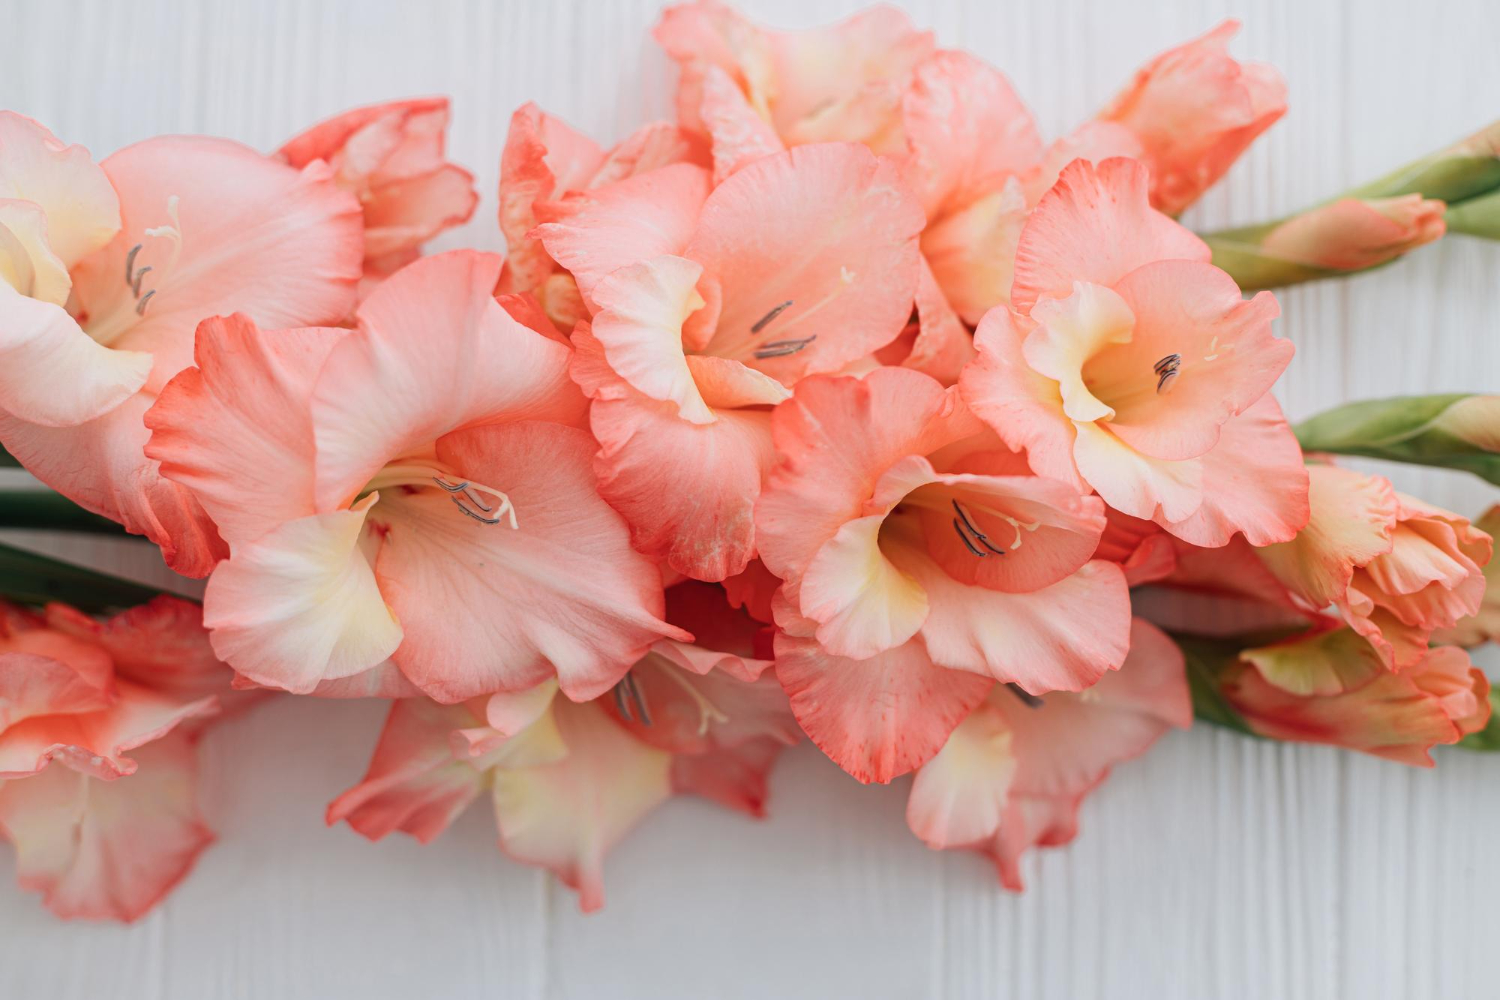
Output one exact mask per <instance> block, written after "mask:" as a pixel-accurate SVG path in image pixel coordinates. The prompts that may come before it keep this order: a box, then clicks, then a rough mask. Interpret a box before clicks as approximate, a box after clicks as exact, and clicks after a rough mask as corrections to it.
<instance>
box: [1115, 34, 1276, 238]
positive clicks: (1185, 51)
mask: <svg viewBox="0 0 1500 1000" xmlns="http://www.w3.org/2000/svg"><path fill="white" fill-rule="evenodd" d="M1239 27H1240V26H1239V23H1238V22H1236V21H1225V22H1224V23H1223V24H1221V25H1219V26H1218V27H1217V28H1215V29H1214V30H1212V31H1210V32H1209V33H1208V34H1206V35H1204V36H1203V37H1202V38H1197V39H1194V40H1193V41H1191V42H1188V43H1187V44H1185V45H1180V46H1178V47H1177V48H1175V49H1170V50H1168V51H1167V52H1163V53H1162V54H1161V55H1159V56H1157V57H1156V58H1155V59H1153V60H1151V62H1149V63H1147V64H1146V65H1145V66H1143V67H1142V68H1141V69H1140V71H1139V72H1137V73H1136V75H1135V79H1134V80H1132V81H1131V83H1130V85H1129V86H1128V87H1126V88H1125V90H1124V91H1122V92H1121V93H1120V94H1119V95H1118V96H1116V97H1115V99H1114V101H1113V102H1112V103H1111V104H1110V106H1109V107H1108V108H1106V109H1105V110H1104V111H1103V112H1102V113H1101V114H1100V115H1099V118H1100V119H1101V120H1103V121H1112V122H1118V123H1119V124H1121V125H1124V126H1125V127H1126V128H1128V129H1129V130H1130V131H1131V132H1133V133H1135V135H1136V137H1137V138H1139V139H1140V141H1141V145H1142V146H1143V147H1144V155H1143V157H1142V159H1144V160H1145V162H1146V164H1147V165H1148V166H1149V167H1150V168H1151V203H1152V204H1153V205H1154V206H1155V207H1156V208H1158V209H1160V210H1161V211H1163V212H1166V213H1167V214H1168V215H1177V214H1178V213H1180V212H1181V211H1182V210H1183V209H1185V208H1187V207H1188V206H1189V205H1191V204H1192V203H1193V202H1195V201H1197V200H1198V197H1199V195H1201V194H1202V193H1203V192H1204V191H1205V190H1207V189H1208V188H1209V187H1210V186H1212V185H1213V184H1214V182H1215V181H1217V180H1218V179H1219V178H1220V177H1222V176H1223V175H1224V172H1225V171H1226V170H1228V169H1229V167H1230V166H1231V165H1232V164H1233V163H1234V161H1235V160H1236V159H1238V158H1239V155H1240V154H1241V153H1242V152H1244V151H1245V148H1246V147H1247V146H1249V145H1250V143H1252V142H1254V141H1255V138H1256V137H1257V136H1258V135H1260V134H1261V133H1262V132H1264V131H1265V130H1266V129H1267V128H1269V127H1270V126H1271V124H1272V123H1273V122H1275V121H1276V119H1278V118H1280V117H1281V116H1282V115H1283V114H1285V113H1286V81H1285V80H1283V79H1282V78H1281V74H1280V73H1278V72H1277V71H1276V70H1274V69H1272V68H1271V67H1270V66H1263V65H1259V64H1255V63H1241V62H1238V61H1236V60H1235V58H1234V57H1233V56H1231V55H1230V54H1229V40H1230V39H1231V38H1232V37H1234V33H1235V32H1236V31H1238V30H1239Z"/></svg>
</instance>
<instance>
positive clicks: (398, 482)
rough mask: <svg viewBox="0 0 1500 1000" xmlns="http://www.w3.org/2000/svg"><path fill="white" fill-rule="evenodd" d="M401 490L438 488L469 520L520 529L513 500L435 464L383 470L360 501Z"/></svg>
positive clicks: (415, 463)
mask: <svg viewBox="0 0 1500 1000" xmlns="http://www.w3.org/2000/svg"><path fill="white" fill-rule="evenodd" d="M398 486H405V487H416V488H425V487H428V486H436V487H437V488H438V489H440V490H442V491H443V492H444V493H447V494H448V498H449V499H450V500H452V501H453V505H454V506H455V507H457V508H458V509H459V510H460V511H462V512H463V513H464V514H465V515H466V516H468V517H471V518H473V519H474V520H476V521H478V522H479V523H480V524H501V523H505V524H509V525H510V527H511V528H512V529H513V530H515V529H519V528H520V526H521V525H520V522H518V521H517V520H516V506H515V504H513V503H511V499H510V496H509V495H508V494H506V493H505V492H504V491H502V490H497V489H495V488H494V487H493V486H485V485H484V484H482V483H476V482H473V481H471V480H468V479H463V478H460V477H458V476H455V475H453V474H452V473H451V472H450V471H448V470H447V469H445V468H443V467H442V466H441V465H440V464H438V463H436V462H428V461H421V460H418V461H405V460H399V459H398V460H397V461H395V462H392V463H390V464H389V465H387V466H386V467H385V468H383V469H381V470H380V472H379V473H377V474H376V476H375V478H374V479H371V480H370V481H369V483H367V484H366V485H365V488H364V489H363V490H362V491H361V492H360V497H364V496H367V495H369V494H370V493H374V492H376V491H377V490H389V489H394V488H396V487H398Z"/></svg>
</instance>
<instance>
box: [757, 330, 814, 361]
mask: <svg viewBox="0 0 1500 1000" xmlns="http://www.w3.org/2000/svg"><path fill="white" fill-rule="evenodd" d="M817 339H818V335H817V334H816V333H815V334H813V335H812V336H811V337H803V338H802V339H801V340H772V341H770V342H769V343H765V344H762V345H760V347H758V348H757V349H756V351H755V357H756V358H757V359H759V360H761V361H764V360H766V359H767V358H784V357H786V356H787V355H789V354H796V353H797V352H798V351H800V350H802V349H803V348H804V347H806V346H807V345H808V344H811V343H812V342H813V341H815V340H817Z"/></svg>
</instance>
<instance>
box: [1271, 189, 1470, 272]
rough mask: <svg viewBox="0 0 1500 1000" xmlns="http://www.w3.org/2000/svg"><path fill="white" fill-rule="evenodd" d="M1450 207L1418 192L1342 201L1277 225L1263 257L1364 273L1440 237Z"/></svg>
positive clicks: (1321, 267) (1316, 267)
mask: <svg viewBox="0 0 1500 1000" xmlns="http://www.w3.org/2000/svg"><path fill="white" fill-rule="evenodd" d="M1445 209H1446V206H1445V205H1444V204H1443V203H1442V202H1440V201H1434V200H1432V199H1428V198H1423V197H1422V196H1421V195H1419V194H1409V195H1403V196H1402V197H1400V198H1376V199H1371V200H1369V201H1361V200H1360V199H1358V198H1341V199H1339V200H1338V201H1335V202H1332V203H1331V204H1328V205H1322V206H1320V207H1318V208H1314V209H1311V210H1309V211H1306V212H1303V213H1301V214H1300V215H1294V216H1292V217H1291V218H1290V219H1288V220H1287V221H1285V222H1283V223H1281V224H1280V225H1278V226H1276V228H1274V229H1272V230H1271V231H1270V232H1269V233H1267V234H1266V235H1265V238H1264V239H1262V240H1261V243H1260V253H1261V254H1263V255H1265V256H1268V257H1271V258H1273V259H1276V260H1281V261H1286V262H1287V263H1289V264H1292V265H1294V266H1300V267H1304V268H1312V269H1316V270H1322V271H1363V270H1365V269H1366V268H1370V267H1379V266H1380V265H1381V264H1385V263H1388V262H1390V261H1393V260H1395V259H1396V258H1397V257H1400V256H1401V255H1402V254H1404V253H1406V252H1408V251H1410V250H1415V249H1416V248H1417V247H1419V246H1423V245H1425V244H1428V243H1431V242H1433V241H1434V240H1436V239H1439V238H1441V237H1442V235H1443V233H1444V232H1445V230H1446V227H1445V226H1444V224H1443V212H1444V210H1445ZM1285 283H1287V282H1278V284H1285Z"/></svg>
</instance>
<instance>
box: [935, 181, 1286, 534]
mask: <svg viewBox="0 0 1500 1000" xmlns="http://www.w3.org/2000/svg"><path fill="white" fill-rule="evenodd" d="M1146 181H1147V175H1146V170H1145V168H1144V167H1142V166H1141V165H1140V164H1139V163H1138V162H1136V161H1133V160H1126V159H1110V160H1105V161H1104V162H1103V163H1101V164H1100V165H1098V166H1097V167H1095V166H1094V165H1093V164H1091V163H1089V162H1088V161H1086V160H1075V161H1073V163H1072V164H1070V165H1069V166H1068V167H1067V168H1066V169H1064V170H1063V172H1062V175H1061V178H1060V180H1059V181H1058V183H1057V185H1056V186H1055V187H1053V188H1052V190H1051V191H1050V192H1048V194H1047V195H1046V196H1045V197H1043V199H1042V201H1041V203H1040V204H1039V205H1038V207H1037V208H1036V210H1035V211H1034V212H1033V213H1032V214H1031V216H1030V218H1029V219H1028V220H1027V222H1026V226H1025V228H1024V229H1023V231H1022V234H1021V239H1020V244H1019V248H1018V253H1017V263H1016V279H1015V285H1014V288H1013V289H1012V292H1011V302H1010V305H1009V307H1006V308H997V309H993V310H991V311H990V312H989V313H988V314H986V316H985V318H984V320H983V322H982V323H981V324H980V328H979V331H978V333H977V335H976V341H975V342H976V346H977V347H978V349H979V356H978V358H977V359H976V361H975V362H974V363H973V364H971V365H970V366H969V367H968V368H966V369H965V371H964V373H963V376H962V379H961V383H960V384H961V387H962V391H963V394H964V398H965V400H966V401H967V402H968V403H969V405H970V406H972V407H973V409H974V411H975V412H976V413H977V414H978V415H979V416H980V417H981V418H983V419H984V420H985V421H987V422H988V423H989V424H990V425H991V426H992V427H993V428H994V429H995V430H996V431H997V432H998V433H999V434H1000V436H1001V438H1003V439H1004V440H1005V442H1006V444H1008V445H1009V446H1010V447H1012V448H1016V449H1024V450H1025V451H1026V455H1027V459H1028V461H1029V462H1030V464H1031V467H1032V469H1033V470H1035V471H1036V472H1037V473H1039V474H1041V475H1046V476H1050V477H1052V478H1055V479H1059V480H1061V481H1063V482H1066V483H1069V484H1071V485H1072V486H1074V487H1075V488H1077V489H1080V490H1085V489H1092V490H1095V491H1097V492H1098V494H1099V495H1100V496H1101V497H1103V499H1104V501H1105V502H1106V503H1108V504H1109V505H1110V506H1111V507H1113V508H1115V509H1116V510H1119V511H1121V512H1122V513H1125V514H1129V515H1131V516H1132V517H1136V518H1140V519H1143V520H1154V521H1156V522H1157V523H1159V524H1161V525H1162V526H1163V527H1165V528H1166V529H1167V530H1168V531H1170V532H1172V533H1173V534H1175V535H1177V536H1178V537H1180V538H1183V539H1185V540H1187V541H1190V542H1193V543H1194V544H1198V545H1204V546H1219V545H1223V544H1225V543H1226V542H1228V541H1229V539H1230V537H1231V536H1232V535H1233V534H1235V533H1236V532H1243V533H1244V534H1245V536H1246V537H1247V538H1248V539H1249V540H1250V541H1251V542H1252V543H1254V544H1258V545H1264V544H1268V543H1270V542H1277V541H1284V540H1286V539H1288V538H1290V537H1292V535H1293V534H1295V533H1296V531H1297V529H1298V528H1300V527H1301V526H1302V525H1303V523H1305V521H1306V519H1307V474H1306V472H1305V471H1304V470H1303V467H1302V454H1301V449H1300V448H1299V447H1298V446H1297V441H1296V438H1295V437H1293V435H1292V433H1291V430H1290V428H1289V427H1288V426H1287V424H1286V421H1285V420H1284V419H1283V418H1282V416H1281V411H1280V409H1279V408H1278V407H1277V405H1276V402H1275V400H1274V399H1273V398H1272V397H1271V396H1270V395H1269V394H1268V390H1269V389H1270V387H1271V384H1272V383H1273V382H1274V381H1275V380H1276V377H1277V376H1278V375H1280V374H1281V372H1282V370H1283V369H1284V368H1285V367H1286V365H1287V362H1288V361H1289V360H1290V359H1291V356H1292V345H1291V344H1290V343H1289V342H1288V341H1286V340H1282V339H1279V338H1276V337H1275V336H1273V335H1272V332H1271V321H1272V320H1273V319H1275V317H1276V315H1277V306H1276V300H1275V299H1274V298H1273V297H1272V296H1271V295H1270V294H1269V293H1264V292H1263V293H1261V294H1259V295H1257V296H1255V297H1254V298H1253V299H1251V300H1249V301H1244V300H1243V299H1242V298H1241V297H1240V290H1239V288H1238V287H1236V285H1235V283H1234V281H1233V279H1231V278H1230V277H1229V276H1228V275H1227V274H1225V273H1224V272H1223V271H1220V270H1219V269H1218V268H1216V267H1214V266H1213V265H1212V264H1210V263H1208V258H1209V251H1208V248H1207V247H1206V246H1205V245H1204V244H1203V242H1202V241H1201V240H1199V239H1198V238H1197V237H1196V236H1194V235H1193V234H1192V233H1190V232H1188V231H1187V230H1186V229H1184V228H1182V227H1181V226H1179V225H1178V224H1177V223H1175V222H1173V221H1172V220H1171V219H1169V218H1167V217H1166V216H1164V215H1162V214H1161V213H1159V212H1157V211H1155V210H1154V209H1152V208H1151V207H1150V205H1149V203H1148V201H1147V195H1146Z"/></svg>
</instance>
